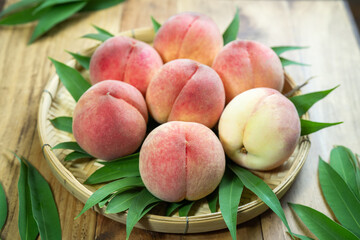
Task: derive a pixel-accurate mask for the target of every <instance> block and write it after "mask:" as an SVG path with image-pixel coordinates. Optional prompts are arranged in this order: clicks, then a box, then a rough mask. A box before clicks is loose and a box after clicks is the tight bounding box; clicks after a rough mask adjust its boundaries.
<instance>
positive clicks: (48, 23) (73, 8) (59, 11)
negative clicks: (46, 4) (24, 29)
mask: <svg viewBox="0 0 360 240" xmlns="http://www.w3.org/2000/svg"><path fill="white" fill-rule="evenodd" d="M85 5H86V2H73V3H67V4H62V5H59V6H56V7H54V8H50V9H49V10H47V11H46V12H44V14H42V15H41V16H40V17H39V22H38V24H37V25H36V27H35V29H34V32H33V34H32V35H31V38H30V41H29V44H30V43H33V42H34V41H35V40H36V39H38V38H39V37H40V36H42V35H44V34H45V33H46V32H47V31H49V30H50V29H51V28H52V27H54V26H55V25H56V24H58V23H60V22H62V21H64V20H65V19H67V18H69V17H70V16H72V15H73V14H74V13H76V12H78V11H79V10H80V9H81V8H83V7H84V6H85Z"/></svg>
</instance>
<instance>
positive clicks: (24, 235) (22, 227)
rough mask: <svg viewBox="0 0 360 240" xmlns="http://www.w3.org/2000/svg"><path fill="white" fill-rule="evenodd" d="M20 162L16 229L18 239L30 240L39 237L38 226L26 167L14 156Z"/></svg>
mask: <svg viewBox="0 0 360 240" xmlns="http://www.w3.org/2000/svg"><path fill="white" fill-rule="evenodd" d="M14 155H15V157H16V158H17V159H18V160H19V162H20V176H19V181H18V195H19V218H18V227H19V233H20V238H21V239H22V240H32V239H35V238H36V237H37V235H39V230H38V226H37V224H36V221H35V219H34V215H33V211H32V207H31V196H30V188H29V184H28V167H27V166H26V164H25V163H24V161H23V160H22V159H21V158H20V157H18V156H17V155H16V154H14Z"/></svg>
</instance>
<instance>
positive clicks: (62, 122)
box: [50, 117, 73, 133]
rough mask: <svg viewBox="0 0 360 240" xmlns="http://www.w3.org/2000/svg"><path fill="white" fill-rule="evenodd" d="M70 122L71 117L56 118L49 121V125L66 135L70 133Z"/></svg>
mask: <svg viewBox="0 0 360 240" xmlns="http://www.w3.org/2000/svg"><path fill="white" fill-rule="evenodd" d="M72 121H73V119H72V117H57V118H54V119H50V122H51V124H52V125H53V126H54V127H55V128H57V129H59V130H61V131H65V132H68V133H72Z"/></svg>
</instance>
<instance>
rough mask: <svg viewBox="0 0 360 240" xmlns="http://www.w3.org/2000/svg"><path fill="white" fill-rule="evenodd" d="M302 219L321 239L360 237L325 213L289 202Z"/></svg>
mask: <svg viewBox="0 0 360 240" xmlns="http://www.w3.org/2000/svg"><path fill="white" fill-rule="evenodd" d="M289 205H290V207H291V208H292V209H293V210H294V211H295V212H296V214H297V215H298V216H299V217H300V219H301V221H303V223H304V224H305V225H306V226H307V227H308V228H309V230H310V231H311V232H312V233H313V234H314V235H315V236H316V237H318V238H319V239H327V240H336V239H338V240H344V239H346V240H357V239H358V238H357V237H356V236H355V235H354V234H353V233H351V232H350V231H348V230H347V229H346V228H344V227H342V226H341V225H339V224H337V223H336V222H334V221H332V220H331V219H330V218H328V217H327V216H325V215H324V214H322V213H320V212H318V211H316V210H314V209H312V208H309V207H307V206H303V205H300V204H293V203H289Z"/></svg>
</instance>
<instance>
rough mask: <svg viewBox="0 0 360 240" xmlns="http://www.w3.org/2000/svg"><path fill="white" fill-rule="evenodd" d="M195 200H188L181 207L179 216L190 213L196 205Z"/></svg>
mask: <svg viewBox="0 0 360 240" xmlns="http://www.w3.org/2000/svg"><path fill="white" fill-rule="evenodd" d="M194 203H195V201H186V202H185V203H184V204H183V205H182V206H181V207H180V208H179V216H180V217H186V216H188V215H189V212H190V210H191V207H192V206H193V205H194Z"/></svg>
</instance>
